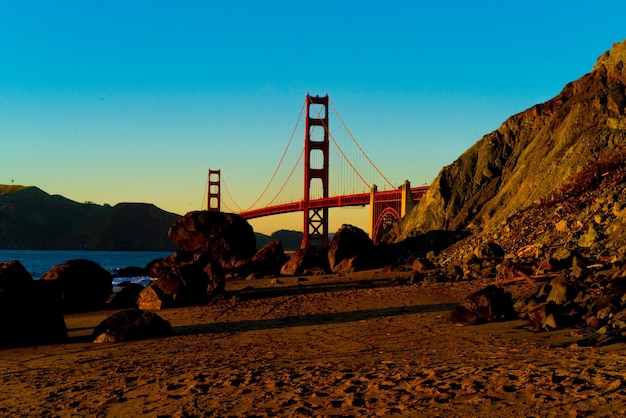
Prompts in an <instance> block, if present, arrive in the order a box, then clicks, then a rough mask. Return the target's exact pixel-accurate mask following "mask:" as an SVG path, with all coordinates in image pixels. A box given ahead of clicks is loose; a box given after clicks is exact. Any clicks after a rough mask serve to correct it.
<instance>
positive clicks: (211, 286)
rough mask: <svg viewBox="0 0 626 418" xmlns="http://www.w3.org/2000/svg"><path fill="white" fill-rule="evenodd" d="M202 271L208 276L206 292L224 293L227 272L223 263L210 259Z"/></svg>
mask: <svg viewBox="0 0 626 418" xmlns="http://www.w3.org/2000/svg"><path fill="white" fill-rule="evenodd" d="M202 271H203V272H204V273H205V274H206V277H207V283H206V293H207V294H209V295H211V294H217V293H222V292H223V291H224V288H225V287H226V273H225V272H224V269H223V268H222V265H221V264H220V263H219V262H217V261H210V262H208V263H207V264H206V266H205V267H204V268H203V269H202Z"/></svg>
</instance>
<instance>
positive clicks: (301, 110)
mask: <svg viewBox="0 0 626 418" xmlns="http://www.w3.org/2000/svg"><path fill="white" fill-rule="evenodd" d="M305 106H306V100H305V101H304V103H302V108H301V109H300V114H299V115H298V120H297V121H296V125H295V126H294V127H293V131H291V137H290V138H289V142H288V143H287V146H286V147H285V151H283V155H282V156H281V157H280V161H279V162H278V165H277V166H276V170H274V174H272V177H271V178H270V181H268V182H267V185H266V186H265V188H264V189H263V191H262V192H261V194H260V195H259V197H258V198H257V199H256V200H255V201H254V203H252V204H251V205H250V206H249V207H248V208H247V209H246V211H248V210H250V209H252V208H253V207H254V206H255V205H256V204H257V203H259V201H260V200H261V198H263V196H264V195H265V193H266V192H267V190H268V189H269V187H270V185H271V184H272V181H274V177H276V173H278V169H279V168H280V166H281V164H282V163H283V160H284V159H285V155H287V150H288V149H289V146H290V145H291V141H292V140H293V137H294V135H295V134H296V129H298V125H299V124H300V119H301V118H302V113H304V108H305ZM274 198H276V197H274ZM242 212H243V211H242Z"/></svg>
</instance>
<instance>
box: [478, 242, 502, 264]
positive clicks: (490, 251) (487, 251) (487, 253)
mask: <svg viewBox="0 0 626 418" xmlns="http://www.w3.org/2000/svg"><path fill="white" fill-rule="evenodd" d="M474 255H475V256H476V257H478V258H479V259H481V260H492V259H494V258H502V257H504V250H503V249H502V247H500V246H499V245H498V244H496V243H495V242H487V243H483V244H480V245H479V246H478V247H476V248H475V249H474Z"/></svg>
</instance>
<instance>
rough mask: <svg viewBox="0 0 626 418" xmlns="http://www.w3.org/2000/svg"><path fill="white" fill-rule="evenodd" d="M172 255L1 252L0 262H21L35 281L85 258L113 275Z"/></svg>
mask: <svg viewBox="0 0 626 418" xmlns="http://www.w3.org/2000/svg"><path fill="white" fill-rule="evenodd" d="M171 254H172V252H171V251H169V252H162V251H64V250H58V251H43V250H0V262H2V261H12V260H19V261H20V262H21V263H22V265H23V266H24V267H25V268H26V270H28V272H29V273H30V275H31V276H33V279H39V277H41V275H42V274H44V273H45V272H47V271H48V270H50V269H51V268H52V267H53V266H55V265H57V264H61V263H63V262H65V261H67V260H75V259H79V258H83V259H86V260H91V261H95V262H96V263H98V264H100V265H101V266H102V267H103V268H105V269H107V270H109V271H110V272H111V274H113V273H115V271H116V270H117V269H120V268H124V267H130V266H139V267H145V266H146V264H148V263H149V262H150V261H152V260H154V259H155V258H162V257H167V256H168V255H171Z"/></svg>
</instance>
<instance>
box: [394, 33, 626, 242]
mask: <svg viewBox="0 0 626 418" xmlns="http://www.w3.org/2000/svg"><path fill="white" fill-rule="evenodd" d="M624 61H626V41H623V42H621V43H619V44H615V45H614V46H613V48H612V49H611V50H610V51H608V52H606V53H605V54H603V55H602V56H601V57H600V58H599V59H598V61H597V63H596V65H595V66H594V68H593V70H592V71H591V72H590V73H589V74H586V75H584V76H583V77H581V78H580V79H579V80H577V81H574V82H572V83H569V84H568V85H566V86H565V88H564V89H563V90H562V91H561V93H560V94H559V95H558V96H556V97H555V98H553V99H551V100H549V101H548V102H546V103H543V104H538V105H536V106H533V107H532V108H530V109H528V110H526V111H524V112H522V113H519V114H517V115H514V116H512V117H511V118H509V119H508V120H507V121H505V122H504V123H503V124H502V125H501V126H500V127H499V128H498V129H497V130H496V131H494V132H492V133H490V134H488V135H485V136H484V137H483V138H482V139H481V140H480V141H478V142H477V143H476V144H475V145H474V146H472V147H471V148H470V149H468V150H467V151H466V152H465V153H463V154H462V155H461V156H460V157H459V158H458V159H457V160H456V161H455V162H454V163H452V164H451V165H449V166H447V167H445V168H443V169H442V170H441V172H440V173H439V175H438V176H437V178H436V179H435V181H434V182H433V184H432V185H431V187H430V188H429V190H428V192H427V193H426V194H425V196H424V197H423V199H422V200H421V201H420V202H419V204H418V205H416V207H415V208H414V209H413V210H412V211H411V212H410V214H409V215H408V216H407V217H406V218H405V219H404V220H403V221H402V222H401V223H399V224H398V225H397V227H396V228H395V230H394V231H393V236H394V237H395V239H396V240H402V239H406V238H408V237H411V236H415V235H419V234H423V233H425V232H427V231H434V230H463V229H468V230H471V231H475V230H477V229H483V230H485V229H490V228H493V227H494V226H496V225H498V224H499V223H501V222H503V221H504V220H506V219H507V217H509V216H511V215H512V214H514V213H516V212H518V211H520V210H522V209H525V208H527V207H529V206H530V205H532V204H534V203H537V202H539V201H541V200H542V199H544V198H545V197H546V196H548V195H549V194H550V193H551V192H553V191H554V190H556V189H558V188H559V187H562V186H563V184H564V183H566V182H567V179H569V178H571V177H572V176H574V175H576V174H577V173H579V172H580V171H581V170H583V169H584V168H585V167H586V166H588V165H589V164H593V163H597V162H600V161H603V160H607V159H611V158H613V156H614V155H615V154H616V153H619V152H621V150H622V149H623V146H624V145H623V144H624V142H625V139H626V117H625V116H626V68H624Z"/></svg>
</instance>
